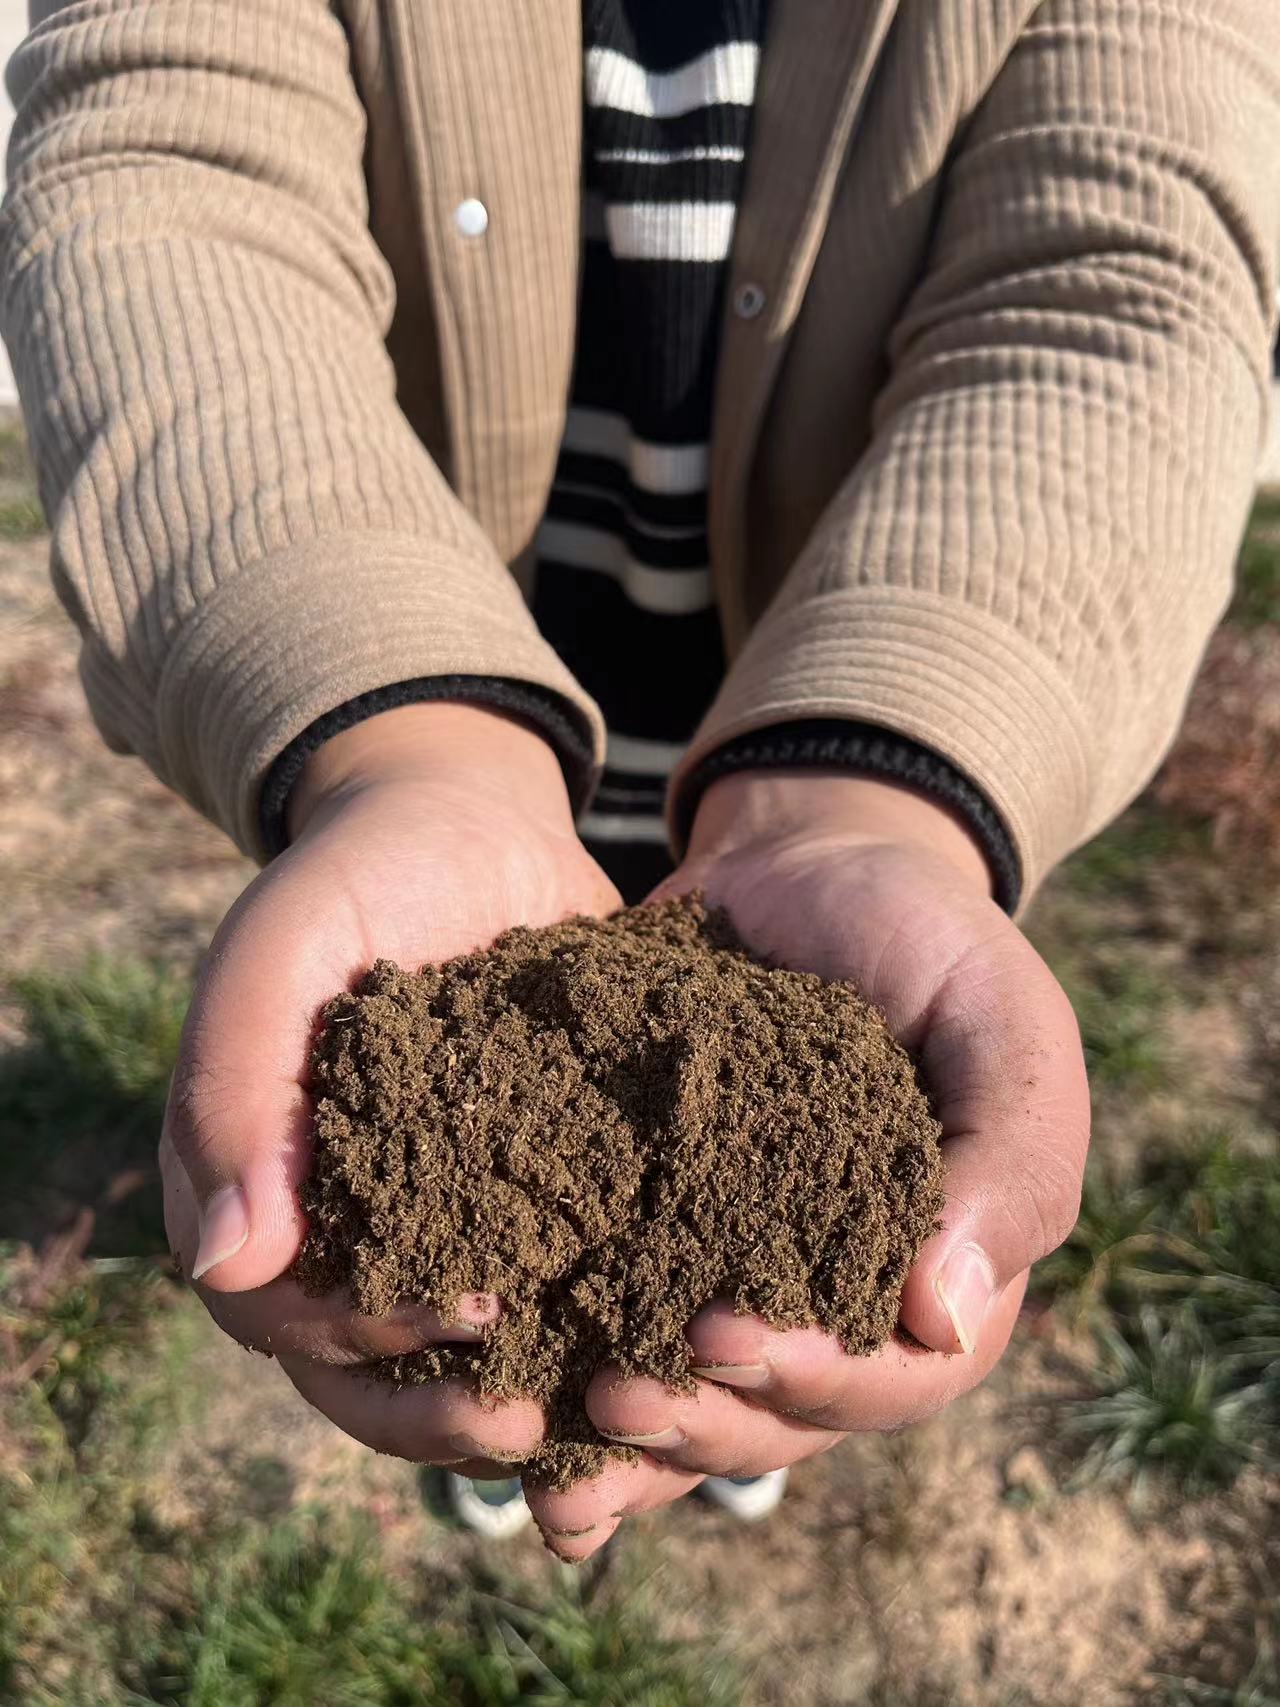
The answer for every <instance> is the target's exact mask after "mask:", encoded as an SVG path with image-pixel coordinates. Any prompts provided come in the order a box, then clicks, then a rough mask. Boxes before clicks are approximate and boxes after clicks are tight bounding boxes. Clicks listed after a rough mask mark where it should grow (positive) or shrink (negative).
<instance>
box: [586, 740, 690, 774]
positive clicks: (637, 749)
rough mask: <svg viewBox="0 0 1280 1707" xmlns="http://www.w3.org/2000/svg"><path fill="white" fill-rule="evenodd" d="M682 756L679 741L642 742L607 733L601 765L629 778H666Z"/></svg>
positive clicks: (682, 752) (681, 747)
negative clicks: (606, 748) (622, 773)
mask: <svg viewBox="0 0 1280 1707" xmlns="http://www.w3.org/2000/svg"><path fill="white" fill-rule="evenodd" d="M683 755H684V748H683V746H682V745H681V744H680V742H679V741H646V740H644V739H643V738H642V737H641V736H639V735H615V734H614V732H613V730H612V729H610V730H609V733H608V752H607V754H606V756H605V763H606V764H607V765H608V766H609V768H610V769H611V770H615V771H628V772H629V773H630V774H631V775H632V776H670V775H671V773H672V771H673V770H674V769H675V768H676V766H677V765H678V764H679V763H680V760H681V758H682V757H683Z"/></svg>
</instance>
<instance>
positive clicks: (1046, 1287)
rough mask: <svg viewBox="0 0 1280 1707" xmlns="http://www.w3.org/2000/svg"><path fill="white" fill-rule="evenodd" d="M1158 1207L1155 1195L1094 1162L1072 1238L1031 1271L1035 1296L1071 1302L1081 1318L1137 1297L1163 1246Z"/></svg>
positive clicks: (1086, 1181) (1157, 1196) (1086, 1180)
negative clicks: (1158, 1220) (1118, 1177)
mask: <svg viewBox="0 0 1280 1707" xmlns="http://www.w3.org/2000/svg"><path fill="white" fill-rule="evenodd" d="M1159 1207H1160V1199H1159V1195H1158V1193H1156V1192H1155V1191H1153V1190H1151V1189H1150V1188H1144V1187H1142V1186H1138V1185H1135V1184H1134V1183H1132V1182H1125V1181H1122V1180H1120V1179H1117V1178H1116V1177H1115V1176H1114V1175H1113V1174H1112V1173H1111V1172H1109V1171H1108V1170H1107V1169H1106V1168H1105V1167H1104V1166H1103V1165H1102V1164H1101V1163H1096V1164H1095V1165H1094V1166H1093V1167H1091V1168H1090V1170H1089V1172H1088V1173H1087V1174H1086V1176H1085V1182H1084V1190H1083V1193H1082V1195H1081V1200H1080V1215H1079V1218H1078V1219H1077V1221H1076V1224H1075V1227H1074V1228H1073V1229H1072V1231H1071V1234H1070V1236H1069V1237H1068V1238H1067V1239H1066V1240H1065V1242H1064V1243H1063V1244H1061V1245H1059V1247H1058V1249H1057V1250H1056V1251H1053V1252H1051V1253H1050V1255H1049V1256H1047V1257H1045V1259H1044V1260H1043V1262H1039V1263H1037V1264H1036V1266H1035V1268H1034V1269H1033V1270H1032V1283H1033V1286H1034V1288H1035V1291H1036V1292H1037V1293H1038V1294H1039V1295H1040V1296H1042V1297H1043V1296H1047V1297H1049V1298H1068V1299H1070V1300H1072V1301H1073V1302H1074V1303H1075V1305H1076V1307H1077V1310H1078V1313H1079V1314H1080V1315H1081V1316H1082V1317H1087V1316H1090V1315H1092V1314H1093V1313H1094V1312H1095V1311H1096V1309H1097V1308H1099V1307H1106V1306H1116V1305H1119V1304H1121V1303H1123V1302H1125V1301H1126V1300H1129V1299H1132V1298H1134V1297H1135V1296H1141V1294H1142V1291H1143V1288H1144V1286H1145V1285H1146V1284H1147V1282H1148V1281H1149V1279H1150V1275H1151V1264H1152V1262H1153V1260H1154V1259H1155V1255H1156V1253H1158V1251H1159V1249H1160V1248H1161V1245H1162V1233H1161V1230H1160V1228H1159V1226H1158V1225H1157V1216H1158V1212H1159Z"/></svg>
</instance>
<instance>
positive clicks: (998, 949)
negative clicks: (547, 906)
mask: <svg viewBox="0 0 1280 1707" xmlns="http://www.w3.org/2000/svg"><path fill="white" fill-rule="evenodd" d="M691 889H702V890H703V891H704V892H705V893H706V896H707V899H708V900H709V901H710V902H712V903H714V904H718V905H721V906H724V907H725V908H727V909H728V911H729V914H730V916H731V917H732V919H733V921H734V923H735V924H736V926H737V928H738V930H739V931H740V932H741V934H742V935H743V937H744V938H745V939H746V941H747V942H748V943H749V944H750V945H751V946H752V947H753V948H754V949H756V950H757V951H758V952H760V953H763V954H765V955H768V956H770V957H771V958H773V959H775V960H777V961H779V962H781V963H782V964H784V965H788V966H794V967H799V968H803V969H805V970H807V971H812V972H818V973H821V974H822V976H823V977H826V978H833V979H834V978H840V979H846V980H848V981H849V982H851V983H853V984H854V985H855V986H856V987H857V988H858V990H859V991H860V992H861V994H862V995H863V996H865V997H866V998H867V1000H868V1001H870V1002H872V1003H874V1004H875V1005H876V1006H877V1007H878V1008H879V1009H880V1010H881V1011H882V1012H883V1014H884V1015H885V1018H886V1019H887V1020H888V1023H889V1026H890V1028H891V1029H892V1031H893V1032H894V1034H895V1035H896V1036H897V1037H898V1038H899V1039H900V1040H901V1042H902V1043H903V1044H904V1045H905V1046H906V1048H907V1049H909V1050H910V1051H911V1052H912V1054H913V1056H914V1057H915V1058H916V1059H917V1060H918V1062H919V1064H920V1068H921V1072H922V1075H923V1077H924V1080H925V1083H926V1086H927V1088H928V1091H929V1094H930V1099H931V1102H932V1106H933V1109H934V1112H935V1114H936V1115H937V1117H938V1119H939V1120H940V1121H941V1123H942V1127H943V1144H944V1149H945V1158H946V1206H945V1208H944V1210H943V1213H942V1228H941V1231H939V1232H938V1233H937V1234H935V1235H934V1236H933V1238H931V1239H930V1240H929V1241H928V1242H927V1243H926V1245H925V1246H924V1249H923V1250H922V1251H921V1253H920V1256H919V1259H918V1260H917V1262H916V1264H915V1267H914V1268H913V1269H912V1271H911V1274H910V1275H909V1276H908V1279H907V1283H906V1287H905V1290H904V1292H903V1297H902V1306H901V1311H900V1315H899V1321H900V1324H901V1326H902V1327H903V1328H905V1329H906V1330H907V1331H908V1332H909V1334H910V1335H911V1336H912V1337H913V1339H914V1340H915V1341H917V1342H919V1343H918V1344H913V1343H911V1341H909V1340H907V1339H906V1338H903V1337H901V1336H897V1337H895V1338H894V1339H893V1340H891V1341H890V1342H889V1343H888V1344H887V1345H885V1346H883V1347H882V1348H881V1349H880V1350H879V1351H878V1352H875V1353H874V1354H872V1355H871V1356H869V1357H849V1356H847V1355H846V1354H845V1353H844V1352H843V1351H842V1350H841V1349H840V1346H839V1344H838V1343H837V1341H836V1340H835V1339H834V1338H832V1337H831V1336H830V1335H828V1334H825V1333H823V1332H822V1331H821V1330H819V1329H817V1328H802V1329H793V1330H791V1331H789V1332H786V1333H782V1332H778V1331H776V1330H773V1329H771V1328H769V1327H767V1326H766V1325H765V1323H763V1322H762V1321H760V1320H758V1319H757V1318H755V1317H751V1316H736V1315H735V1314H734V1313H733V1311H732V1310H731V1309H730V1308H729V1306H728V1305H727V1304H724V1303H713V1304H711V1305H709V1306H708V1307H707V1308H706V1309H705V1310H703V1311H702V1312H701V1313H700V1314H699V1315H698V1316H697V1317H696V1318H695V1320H694V1321H693V1322H692V1323H691V1324H690V1327H689V1330H688V1338H689V1344H690V1348H691V1351H690V1365H691V1368H692V1369H693V1370H694V1372H695V1374H696V1375H697V1377H698V1379H697V1384H696V1392H695V1393H693V1394H691V1395H688V1396H685V1395H681V1394H675V1393H672V1392H670V1391H669V1390H668V1389H667V1388H665V1387H664V1386H663V1385H662V1384H661V1383H660V1382H657V1381H650V1380H642V1379H637V1380H629V1381H621V1380H619V1379H618V1377H617V1373H616V1371H614V1372H611V1371H610V1370H608V1369H604V1370H601V1371H600V1372H599V1374H598V1375H597V1376H596V1378H595V1381H594V1382H593V1384H592V1387H591V1389H590V1390H589V1392H588V1397H587V1409H588V1412H589V1414H590V1416H591V1418H592V1420H593V1422H594V1423H595V1424H596V1426H597V1427H598V1428H599V1429H600V1430H601V1432H602V1433H607V1434H608V1435H610V1436H611V1437H612V1438H614V1439H618V1440H626V1441H628V1442H629V1443H630V1444H634V1445H637V1446H639V1447H640V1449H641V1456H640V1458H639V1460H638V1461H637V1462H635V1463H633V1464H624V1463H618V1464H611V1465H610V1466H608V1468H606V1470H605V1471H604V1472H603V1473H602V1474H601V1475H600V1476H598V1477H596V1478H594V1479H593V1480H591V1481H588V1482H581V1483H579V1484H577V1485H576V1486H575V1487H572V1488H569V1489H567V1490H566V1491H564V1492H562V1493H552V1492H549V1491H547V1490H545V1489H533V1490H531V1491H530V1493H529V1503H530V1505H531V1506H532V1508H533V1511H534V1515H535V1517H536V1518H537V1520H538V1523H539V1525H540V1526H541V1528H542V1530H543V1533H544V1535H545V1536H546V1538H547V1540H548V1544H549V1545H550V1546H551V1547H552V1548H553V1549H554V1550H555V1552H556V1553H557V1554H558V1555H559V1556H560V1557H561V1558H564V1559H573V1560H580V1559H585V1558H587V1557H588V1556H589V1555H590V1554H591V1553H593V1552H594V1551H595V1550H596V1548H598V1547H599V1546H600V1545H601V1544H602V1543H603V1542H604V1541H605V1540H606V1539H607V1538H608V1537H609V1535H610V1534H612V1532H613V1530H614V1529H615V1528H616V1527H617V1525H618V1523H619V1521H620V1520H621V1518H622V1517H623V1516H625V1515H628V1514H630V1513H633V1512H638V1511H643V1510H647V1509H650V1508H652V1507H654V1506H658V1505H662V1504H665V1503H666V1502H667V1501H669V1500H672V1499H675V1498H678V1497H679V1495H681V1494H683V1493H685V1492H687V1491H688V1490H689V1489H690V1488H691V1487H693V1486H694V1485H695V1484H696V1483H697V1482H698V1481H699V1480H700V1479H701V1478H702V1476H703V1475H748V1476H750V1475H757V1474H760V1473H761V1472H763V1471H766V1470H773V1469H778V1468H781V1467H782V1466H783V1465H786V1464H791V1463H794V1462H795V1461H796V1460H798V1459H801V1458H806V1457H809V1456H810V1455H811V1454H813V1453H817V1452H823V1451H825V1450H826V1449H827V1448H828V1447H830V1446H832V1445H834V1444H835V1442H836V1441H838V1440H839V1439H841V1438H842V1436H843V1435H845V1434H846V1433H849V1432H850V1431H853V1430H870V1429H874V1430H885V1429H896V1428H901V1427H903V1426H904V1425H905V1424H908V1423H913V1422H918V1421H920V1420H921V1419H922V1418H924V1417H928V1416H931V1415H932V1414H933V1413H934V1412H936V1411H938V1410H941V1409H942V1407H943V1406H945V1405H947V1404H949V1403H950V1402H951V1401H952V1400H953V1399H955V1398H958V1397H959V1396H960V1395H961V1394H962V1393H966V1392H968V1391H969V1389H970V1388H972V1387H974V1386H976V1385H977V1384H978V1382H980V1381H981V1380H982V1379H983V1378H984V1377H985V1376H986V1375H987V1374H988V1372H989V1371H990V1370H991V1369H992V1368H993V1367H994V1365H995V1364H996V1362H997V1361H998V1360H999V1358H1000V1356H1001V1354H1002V1353H1003V1351H1004V1348H1005V1346H1006V1344H1007V1343H1008V1340H1009V1335H1010V1333H1011V1331H1012V1328H1013V1324H1014V1321H1015V1320H1016V1318H1017V1314H1018V1308H1019V1305H1020V1303H1021V1301H1022V1295H1023V1292H1024V1290H1025V1287H1026V1279H1027V1270H1028V1269H1029V1267H1030V1265H1031V1264H1032V1263H1033V1262H1035V1261H1037V1259H1038V1258H1040V1257H1042V1256H1045V1255H1046V1254H1047V1253H1048V1252H1049V1251H1051V1250H1053V1249H1054V1248H1055V1246H1057V1245H1058V1244H1060V1243H1061V1241H1062V1240H1063V1239H1064V1238H1065V1237H1066V1235H1067V1233H1068V1232H1069V1231H1070V1229H1071V1227H1072V1226H1073V1225H1074V1222H1075V1218H1076V1215H1077V1213H1078V1209H1079V1198H1080V1180H1081V1175H1082V1172H1083V1168H1084V1157H1085V1150H1086V1148H1087V1145H1088V1134H1089V1093H1088V1085H1087V1082H1086V1078H1085V1069H1084V1060H1083V1056H1082V1053H1081V1048H1080V1038H1079V1032H1078V1030H1077V1027H1076V1022H1075V1016H1074V1015H1073V1013H1072V1011H1071V1007H1070V1004H1069V1003H1068V1001H1067V998H1066V996H1065V995H1064V994H1063V992H1062V989H1061V988H1060V986H1059V985H1058V983H1057V981H1056V980H1055V978H1054V977H1053V974H1052V973H1051V972H1050V971H1049V969H1048V967H1047V966H1046V965H1045V964H1044V962H1043V961H1042V960H1041V959H1040V957H1039V955H1038V954H1037V953H1036V952H1035V950H1034V949H1033V948H1032V946H1031V944H1030V943H1029V942H1028V941H1027V939H1026V938H1025V937H1024V936H1023V935H1022V933H1021V931H1019V930H1018V929H1017V927H1016V926H1015V925H1014V924H1013V923H1012V922H1011V921H1010V920H1009V919H1008V918H1007V917H1006V915H1005V914H1004V913H1003V912H1002V911H1001V910H1000V909H999V908H998V907H997V906H996V905H995V903H994V902H993V901H992V900H991V899H990V895H989V877H988V873H987V868H986V863H985V860H984V858H983V856H982V854H981V852H980V851H979V849H978V847H977V845H976V843H974V842H973V841H972V840H971V839H970V837H969V834H968V832H967V831H966V830H965V829H964V828H963V827H962V826H961V824H960V823H959V821H958V820H956V819H954V818H953V817H952V816H951V815H950V814H949V813H948V812H947V811H945V810H944V809H943V808H941V807H940V806H937V805H934V804H933V803H932V802H931V801H929V800H928V799H926V798H925V797H923V796H920V795H916V794H914V793H912V792H910V791H908V790H905V789H901V788H898V787H896V786H894V785H892V784H887V783H883V782H879V781H876V780H872V779H869V778H862V777H851V776H840V775H833V774H830V773H783V772H773V773H761V772H753V773H749V774H745V775H740V776H734V777H727V778H725V779H723V780H721V781H720V782H717V783H716V784H714V785H713V786H712V788H710V789H709V790H708V792H707V794H706V796H705V797H704V799H703V802H702V805H701V807H700V809H699V812H698V817H697V822H696V824H695V827H694V833H693V837H692V841H691V845H690V849H689V854H688V857H687V859H686V860H685V862H684V864H683V865H682V866H681V867H680V869H679V870H678V871H677V872H676V873H675V874H674V876H672V877H671V878H670V879H669V880H668V881H667V882H666V883H665V884H663V886H662V888H661V889H660V890H659V891H658V893H657V896H655V899H657V898H661V897H663V896H666V895H671V894H678V893H683V892H685V891H688V890H691Z"/></svg>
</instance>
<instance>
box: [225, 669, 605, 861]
mask: <svg viewBox="0 0 1280 1707" xmlns="http://www.w3.org/2000/svg"><path fill="white" fill-rule="evenodd" d="M432 700H452V701H453V702H454V703H455V704H456V703H458V702H459V701H461V702H464V703H467V704H471V705H483V706H488V707H490V708H492V709H494V710H497V711H508V712H511V713H513V714H514V715H515V716H518V717H522V718H524V720H525V721H526V722H527V723H531V724H532V725H533V726H534V728H535V729H536V730H537V731H538V733H539V734H540V735H542V736H543V738H544V739H545V740H546V741H547V743H548V744H549V745H550V746H551V747H552V748H553V750H554V752H555V755H556V757H557V758H558V759H559V761H560V768H561V770H562V771H563V772H564V780H565V786H566V787H567V789H568V791H569V799H570V802H571V803H572V806H573V810H574V814H575V816H576V815H577V814H578V813H579V812H581V811H582V810H583V808H584V807H585V806H586V804H587V801H588V800H589V799H590V797H591V790H592V787H593V784H594V779H595V755H594V752H593V750H592V746H591V731H590V728H589V726H588V725H587V722H586V719H585V718H583V717H582V715H581V714H580V713H579V712H578V711H577V710H576V708H575V707H573V706H572V705H570V704H569V702H568V701H567V700H565V699H562V698H561V697H560V695H559V694H553V693H550V692H549V691H548V690H547V689H546V688H539V687H534V686H533V685H532V684H531V683H529V682H515V681H510V680H508V679H507V678H506V677H504V676H427V677H422V676H420V677H418V678H417V679H415V680H413V681H407V682H393V683H392V684H391V685H390V686H388V687H383V688H373V689H372V690H371V691H370V692H369V693H362V694H357V696H356V697H355V699H349V700H347V701H346V702H345V703H344V704H342V705H339V706H335V708H334V709H333V710H332V711H327V712H325V714H324V716H323V717H317V718H316V720H315V722H314V723H311V724H308V726H307V727H306V728H305V729H304V730H303V731H302V733H301V734H300V735H295V736H294V738H293V740H292V741H290V743H289V745H288V746H287V747H286V748H285V749H284V751H283V752H282V753H281V754H280V755H279V757H278V758H277V759H276V760H275V761H274V762H273V764H272V766H271V769H270V770H269V771H268V772H267V778H266V781H265V782H264V783H263V785H262V799H261V802H260V804H259V808H258V816H259V828H260V834H261V840H262V846H263V848H264V850H265V852H266V854H267V857H268V858H269V859H274V858H275V856H276V855H277V854H278V853H283V852H284V850H285V848H286V847H288V845H289V836H288V830H287V828H286V823H285V812H286V809H287V807H288V804H289V795H290V793H291V792H292V790H293V785H294V784H295V783H296V782H297V780H298V778H299V777H300V776H301V774H302V767H303V766H304V765H305V764H306V762H307V760H308V758H310V756H311V754H312V753H314V752H315V751H316V749H317V747H322V746H323V745H324V743H325V742H326V741H331V740H332V739H333V737H334V736H335V735H340V734H341V733H342V731H343V730H344V729H352V728H354V727H355V725H356V724H357V723H363V722H364V721H365V719H366V718H369V717H376V716H377V715H378V714H379V712H383V711H392V710H394V709H395V707H396V706H399V705H423V704H427V703H428V702H430V701H432Z"/></svg>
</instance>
